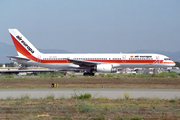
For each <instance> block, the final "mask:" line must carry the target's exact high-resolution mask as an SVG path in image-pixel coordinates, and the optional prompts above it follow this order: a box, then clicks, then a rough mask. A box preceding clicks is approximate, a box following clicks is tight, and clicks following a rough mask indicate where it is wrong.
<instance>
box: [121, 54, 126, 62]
mask: <svg viewBox="0 0 180 120" xmlns="http://www.w3.org/2000/svg"><path fill="white" fill-rule="evenodd" d="M122 62H123V63H125V62H126V55H123V56H122Z"/></svg>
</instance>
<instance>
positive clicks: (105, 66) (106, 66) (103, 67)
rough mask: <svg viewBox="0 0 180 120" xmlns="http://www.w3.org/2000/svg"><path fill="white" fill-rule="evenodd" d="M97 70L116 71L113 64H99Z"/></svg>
mask: <svg viewBox="0 0 180 120" xmlns="http://www.w3.org/2000/svg"><path fill="white" fill-rule="evenodd" d="M96 70H97V72H107V73H109V72H115V71H114V69H113V67H112V65H111V64H99V65H97V66H96Z"/></svg>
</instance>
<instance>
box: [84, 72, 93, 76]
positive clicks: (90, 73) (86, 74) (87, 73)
mask: <svg viewBox="0 0 180 120" xmlns="http://www.w3.org/2000/svg"><path fill="white" fill-rule="evenodd" d="M83 75H84V76H94V73H93V72H85V73H84V74H83Z"/></svg>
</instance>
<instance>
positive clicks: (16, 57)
mask: <svg viewBox="0 0 180 120" xmlns="http://www.w3.org/2000/svg"><path fill="white" fill-rule="evenodd" d="M7 57H8V58H10V59H11V60H13V59H15V60H26V61H30V59H28V58H23V57H19V56H7Z"/></svg>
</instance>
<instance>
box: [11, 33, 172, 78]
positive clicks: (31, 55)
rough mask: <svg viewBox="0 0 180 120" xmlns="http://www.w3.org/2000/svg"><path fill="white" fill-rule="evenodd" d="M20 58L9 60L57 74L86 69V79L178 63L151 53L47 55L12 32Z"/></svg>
mask: <svg viewBox="0 0 180 120" xmlns="http://www.w3.org/2000/svg"><path fill="white" fill-rule="evenodd" d="M9 32H10V35H11V38H12V40H13V42H14V45H15V47H16V50H17V53H18V56H7V57H9V58H10V60H12V61H16V62H18V63H24V64H29V65H35V66H41V67H46V68H53V69H57V70H67V71H68V70H75V69H76V70H77V69H85V70H86V71H85V72H84V74H83V75H91V76H94V73H95V72H107V73H110V72H114V70H116V69H117V68H119V67H125V68H127V67H130V68H167V67H172V66H175V63H174V62H173V61H172V60H171V59H170V58H169V57H167V56H165V55H161V54H149V53H146V54H145V53H126V54H124V53H113V54H110V53H108V54H107V53H103V54H102V53H97V54H92V53H86V54H84V53H82V54H51V53H48V54H45V53H41V52H40V51H38V50H37V49H36V48H35V47H34V46H33V45H32V44H31V43H30V42H29V41H28V39H26V38H25V37H24V36H23V35H22V34H21V33H20V32H19V31H18V30H17V29H9Z"/></svg>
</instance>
